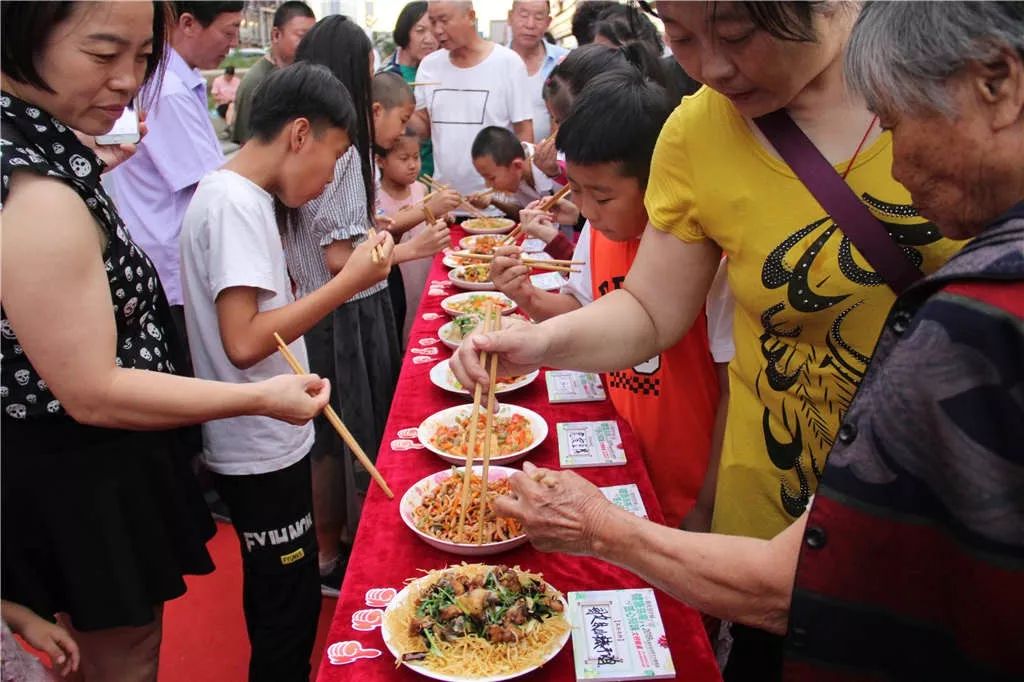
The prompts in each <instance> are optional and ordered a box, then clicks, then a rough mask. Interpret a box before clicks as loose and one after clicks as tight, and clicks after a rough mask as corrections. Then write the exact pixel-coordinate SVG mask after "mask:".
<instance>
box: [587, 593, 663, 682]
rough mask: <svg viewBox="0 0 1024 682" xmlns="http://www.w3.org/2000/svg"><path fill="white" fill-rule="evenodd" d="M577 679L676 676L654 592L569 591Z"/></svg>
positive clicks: (630, 678) (628, 678)
mask: <svg viewBox="0 0 1024 682" xmlns="http://www.w3.org/2000/svg"><path fill="white" fill-rule="evenodd" d="M569 621H570V622H571V623H572V652H573V659H574V661H575V664H576V679H577V680H649V679H668V678H674V677H675V676H676V670H675V666H674V665H673V664H672V654H671V652H670V651H669V648H668V640H667V639H666V637H665V626H664V624H663V623H662V622H661V613H660V612H659V611H658V602H657V601H655V598H654V590H652V589H650V588H645V589H639V590H604V591H599V592H570V593H569Z"/></svg>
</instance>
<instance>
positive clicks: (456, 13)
mask: <svg viewBox="0 0 1024 682" xmlns="http://www.w3.org/2000/svg"><path fill="white" fill-rule="evenodd" d="M427 12H428V16H429V17H430V25H431V29H432V30H433V32H434V36H435V37H436V38H437V40H438V43H440V45H441V48H442V49H440V50H438V51H437V52H434V53H432V54H430V55H427V56H426V57H425V58H424V59H423V61H422V62H420V68H419V71H418V72H417V74H416V80H417V81H419V82H423V83H428V85H422V86H418V87H417V88H416V109H417V111H416V116H415V117H414V118H413V120H412V121H411V123H412V124H413V125H414V127H417V128H418V130H417V132H418V133H420V134H421V135H429V136H430V137H431V138H432V139H433V141H434V170H435V172H434V178H435V179H436V180H437V181H439V182H444V183H447V184H449V185H451V186H452V187H453V188H455V189H456V190H458V191H459V192H461V193H462V194H471V193H473V192H475V191H478V190H481V189H483V182H482V181H481V178H480V176H479V175H478V174H477V172H476V169H475V168H473V160H472V158H471V156H470V148H471V147H472V145H473V139H474V138H475V137H476V134H477V133H478V132H479V131H480V130H482V129H483V128H485V127H487V126H492V125H494V126H502V127H504V128H509V129H510V130H512V131H513V132H515V134H516V137H518V138H519V139H520V140H522V141H524V142H533V120H532V111H531V107H530V97H529V84H528V80H527V75H526V66H524V64H523V60H522V59H520V58H519V56H518V55H517V54H516V53H514V52H512V50H509V49H508V48H507V47H502V46H501V45H496V44H494V43H492V42H491V41H489V40H484V39H483V38H481V37H480V36H479V35H478V34H477V32H476V12H475V11H474V10H473V3H472V2H447V1H445V2H440V1H431V2H430V5H429V7H428V10H427Z"/></svg>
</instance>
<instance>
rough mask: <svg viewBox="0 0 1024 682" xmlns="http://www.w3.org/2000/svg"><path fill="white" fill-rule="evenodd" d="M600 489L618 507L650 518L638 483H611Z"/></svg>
mask: <svg viewBox="0 0 1024 682" xmlns="http://www.w3.org/2000/svg"><path fill="white" fill-rule="evenodd" d="M600 490H601V493H602V494H603V495H604V496H605V497H607V498H608V501H609V502H611V503H612V504H614V505H615V506H616V507H621V508H622V509H625V510H626V511H628V512H629V513H630V514H633V515H635V516H639V517H640V518H641V519H646V518H648V516H647V507H645V506H644V501H643V499H641V497H640V488H637V487H636V483H628V484H626V485H610V486H606V487H604V488H601V489H600Z"/></svg>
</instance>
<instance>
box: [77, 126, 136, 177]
mask: <svg viewBox="0 0 1024 682" xmlns="http://www.w3.org/2000/svg"><path fill="white" fill-rule="evenodd" d="M148 132H149V126H148V125H146V112H144V111H140V112H139V141H142V138H144V137H145V136H146V133H148ZM74 133H75V137H77V138H78V141H79V142H81V143H82V144H84V145H85V146H86V147H88V148H89V149H91V150H92V151H93V153H94V154H96V158H98V159H99V160H100V161H102V162H103V163H104V168H103V172H104V173H108V172H110V171H112V170H113V169H115V168H117V167H118V166H120V165H121V164H122V163H124V162H125V161H127V160H128V159H130V158H132V157H133V156H134V155H135V152H137V151H138V150H139V147H138V145H137V144H118V145H112V144H97V143H96V138H95V137H93V136H92V135H86V134H85V133H80V132H78V131H77V130H75V131H74Z"/></svg>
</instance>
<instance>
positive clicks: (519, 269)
mask: <svg viewBox="0 0 1024 682" xmlns="http://www.w3.org/2000/svg"><path fill="white" fill-rule="evenodd" d="M519 253H520V251H519V247H517V246H499V247H498V248H497V249H495V250H494V256H495V258H494V260H493V261H491V281H492V282H494V286H495V287H497V289H498V291H500V292H501V293H503V294H505V295H506V296H508V297H509V298H511V299H512V300H513V301H515V302H516V303H518V304H519V305H523V301H526V300H528V299H529V297H530V296H532V295H533V294H534V293H535V290H534V288H533V284H531V283H530V268H528V267H526V266H525V265H523V264H522V262H520V260H519Z"/></svg>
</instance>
